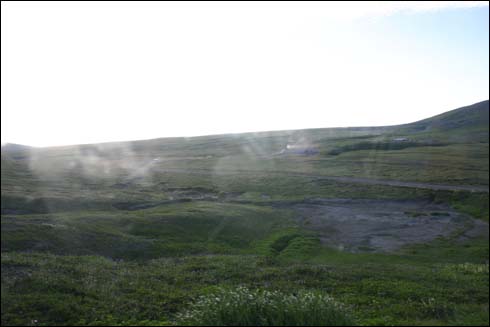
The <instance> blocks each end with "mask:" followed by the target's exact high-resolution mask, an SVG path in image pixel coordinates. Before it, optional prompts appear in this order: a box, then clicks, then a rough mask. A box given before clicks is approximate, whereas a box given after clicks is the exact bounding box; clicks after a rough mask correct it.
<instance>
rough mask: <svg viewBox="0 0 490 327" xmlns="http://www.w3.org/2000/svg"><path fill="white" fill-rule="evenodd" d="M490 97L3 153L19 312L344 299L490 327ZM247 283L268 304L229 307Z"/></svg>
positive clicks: (7, 257) (404, 316) (17, 315)
mask: <svg viewBox="0 0 490 327" xmlns="http://www.w3.org/2000/svg"><path fill="white" fill-rule="evenodd" d="M488 107H489V102H488V101H484V102H481V103H477V104H474V105H471V106H468V107H464V108H460V109H456V110H453V111H450V112H447V113H444V114H442V115H438V116H435V117H432V118H428V119H425V120H422V121H419V122H415V123H411V124H406V125H400V126H388V127H372V128H330V129H311V130H296V131H277V132H263V133H246V134H230V135H212V136H203V137H193V138H163V139H155V140H148V141H135V142H119V143H106V144H93V145H78V146H63V147H50V148H30V147H24V146H19V145H8V146H6V147H2V154H1V210H2V216H1V250H2V300H1V306H2V308H1V309H2V318H1V323H2V325H175V324H179V323H185V322H186V321H187V320H185V319H184V318H183V317H184V316H186V317H187V316H188V315H191V316H192V314H194V315H195V316H193V317H200V318H199V319H201V320H199V321H198V322H199V323H202V324H204V323H205V320H204V319H205V318H204V317H206V314H205V313H206V312H204V314H203V312H201V311H199V310H201V309H199V308H207V309H202V310H208V311H209V310H211V311H219V312H223V317H225V316H227V314H228V315H230V316H232V317H234V316H240V315H242V314H243V317H245V316H246V314H245V312H243V311H240V309H236V308H241V307H247V308H251V307H254V306H255V304H254V303H258V302H260V301H262V297H267V296H269V295H267V294H269V293H267V292H279V293H277V294H279V295H278V296H276V295H270V296H271V298H274V299H275V300H274V301H278V302H277V306H279V307H281V306H286V305H287V303H283V302H281V300H278V299H290V298H291V297H294V298H295V299H296V300H297V301H299V302H294V303H298V304H297V305H296V304H295V306H292V307H290V308H293V309H297V307H298V306H300V303H303V302H301V301H313V300H314V299H326V298H328V299H329V298H330V296H331V297H333V299H334V300H332V301H334V302H332V303H334V304H333V308H340V307H342V314H343V312H346V317H344V318H345V319H344V318H342V319H340V318H339V320H335V321H337V323H338V324H340V323H341V322H347V321H348V322H349V323H354V324H357V325H455V324H458V325H488V323H489V306H488V303H489V302H488V297H489V293H488V287H489V285H488V259H489V246H488V217H489V193H488V185H489V163H488V158H489V153H488V111H489V109H488ZM404 182H410V183H411V184H406V183H405V184H404ZM441 185H442V186H444V188H442V189H441V188H440V187H438V186H441ZM352 219H355V222H354V223H353V222H352ZM342 221H343V223H342ZM353 240H355V242H354V241H353ZM393 244H394V245H396V246H394V247H393V246H392V245H393ZM239 286H243V287H244V288H237V287H239ZM244 289H246V290H250V294H254V295H250V296H252V297H254V296H255V297H256V298H254V299H253V301H258V302H253V301H252V302H250V303H248V302H247V303H248V304H247V305H249V306H246V305H245V304H244V305H243V306H242V305H241V302H240V303H238V304H237V305H236V307H235V309H236V310H238V311H237V312H235V311H233V313H230V312H231V311H226V310H228V309H226V308H225V307H221V306H220V304H219V303H215V302H213V301H214V300H212V299H213V298H215V296H214V295H215V294H221V295H220V296H223V298H230V299H231V298H233V299H241V298H240V297H239V296H238V295H236V294H241V293H240V292H245V291H243V290H244ZM247 292H248V291H247ZM247 294H249V293H247ZM264 294H265V295H264ZM270 294H276V293H270ZM235 295H236V296H235ZM201 296H204V298H201V300H202V299H204V300H202V301H208V300H209V299H211V300H209V301H211V302H209V301H208V302H205V303H204V302H199V301H200V300H199V299H200V297H201ZM206 296H207V297H206ZM237 296H238V297H237ZM274 296H275V297H274ZM327 296H328V297H327ZM206 299H208V300H206ZM296 300H295V301H296ZM237 301H238V300H237ZM239 301H242V300H239ZM191 303H194V304H191ZM203 303H204V304H203ZM260 303H262V302H260ZM274 303H275V302H274ZM336 303H338V306H337V304H336ZM274 305H275V304H274ZM261 307H263V308H265V307H264V306H263V305H261ZM196 308H197V309H196ZM209 308H214V309H209ZM235 309H234V310H235ZM193 310H194V311H193ZM220 310H224V311H220ZM230 310H231V309H230ZM264 310H265V309H264ZM271 310H272V309H271ZM335 310H336V309H335ZM339 310H340V309H339ZM252 311H253V310H252ZM196 312H198V313H199V314H198V313H196ZM250 312H251V311H250ZM250 312H249V313H248V314H251V313H250ZM267 312H268V313H265V311H263V312H262V313H261V314H263V315H266V314H267V315H268V314H271V315H274V313H273V312H272V311H271V312H272V313H271V312H269V311H267ZM329 314H331V312H330V313H328V314H326V313H325V314H324V313H322V314H320V313H318V317H320V319H327V318H328V317H334V316H335V315H330V316H329ZM308 315H309V316H311V317H312V319H313V316H314V314H312V313H308V314H307V316H308ZM223 317H222V318H223ZM315 317H317V316H315ZM335 317H337V316H335ZM269 318H270V319H276V320H273V321H285V320H281V319H283V318H284V317H283V316H280V317H279V316H271V317H269ZM306 318H307V317H305V312H303V311H295V313H294V316H289V318H287V319H290V320H288V321H298V322H301V321H303V322H304V321H307V322H308V321H313V320H305V319H306ZM196 319H197V318H196ZM213 319H214V318H213ZM223 319H224V318H223ZM243 319H245V318H243ZM277 319H278V320H277ZM284 319H286V318H284ZM291 319H292V320H291ZM243 321H245V320H243ZM248 321H252V320H248ZM269 321H272V320H269ZM322 321H323V320H322ZM194 322H196V321H194Z"/></svg>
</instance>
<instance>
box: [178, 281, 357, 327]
mask: <svg viewBox="0 0 490 327" xmlns="http://www.w3.org/2000/svg"><path fill="white" fill-rule="evenodd" d="M179 321H180V322H181V323H182V324H184V325H198V326H351V325H352V324H353V320H352V319H351V318H350V316H349V314H348V313H347V310H346V309H345V307H344V306H343V305H342V304H340V303H339V302H337V301H335V300H334V299H333V298H332V297H330V296H328V295H324V294H320V293H315V292H308V291H299V292H297V293H295V294H284V293H282V292H279V291H268V290H263V289H256V290H250V289H248V288H246V287H238V288H236V289H232V290H227V289H219V291H217V292H215V293H212V294H209V295H206V296H202V297H200V298H199V299H198V300H197V301H196V302H195V303H193V304H192V305H191V306H190V308H189V309H188V310H187V311H186V312H185V313H183V314H181V315H180V316H179Z"/></svg>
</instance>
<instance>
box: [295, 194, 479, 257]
mask: <svg viewBox="0 0 490 327" xmlns="http://www.w3.org/2000/svg"><path fill="white" fill-rule="evenodd" d="M293 208H294V209H295V210H296V211H297V213H298V218H297V219H298V220H299V222H300V224H301V225H302V226H303V227H304V228H306V229H310V230H313V231H316V232H318V233H319V236H320V239H321V241H322V243H323V244H325V245H327V246H331V247H336V248H339V249H342V250H346V251H350V252H393V251H396V250H397V249H399V248H401V247H402V246H405V245H409V244H415V243H426V242H430V241H432V240H434V239H435V238H437V237H447V236H449V235H450V234H451V233H453V232H455V231H461V230H472V229H473V228H474V227H478V229H481V228H484V227H485V226H486V229H487V230H488V224H487V223H484V222H478V224H479V225H478V226H476V225H475V224H476V223H475V220H474V219H472V218H470V217H468V216H465V215H463V214H460V213H458V212H456V211H454V210H453V209H451V208H450V207H449V206H447V205H443V204H433V203H429V202H426V201H413V200H410V201H403V200H371V199H366V200H362V199H361V200H351V199H321V200H315V201H314V202H313V203H311V204H310V203H308V204H305V203H302V204H297V205H294V206H293ZM481 224H483V225H485V226H480V225H481Z"/></svg>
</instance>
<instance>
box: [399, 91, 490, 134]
mask: <svg viewBox="0 0 490 327" xmlns="http://www.w3.org/2000/svg"><path fill="white" fill-rule="evenodd" d="M488 124H489V101H488V100H486V101H482V102H478V103H475V104H472V105H469V106H466V107H462V108H458V109H454V110H451V111H448V112H445V113H443V114H440V115H437V116H434V117H430V118H427V119H424V120H420V121H417V122H414V123H410V124H405V125H400V130H399V131H400V132H402V133H426V134H427V133H434V134H440V133H457V134H461V133H467V135H459V136H465V137H464V139H465V140H468V139H469V137H476V138H477V139H478V141H485V140H486V141H487V142H488ZM448 135H450V134H448Z"/></svg>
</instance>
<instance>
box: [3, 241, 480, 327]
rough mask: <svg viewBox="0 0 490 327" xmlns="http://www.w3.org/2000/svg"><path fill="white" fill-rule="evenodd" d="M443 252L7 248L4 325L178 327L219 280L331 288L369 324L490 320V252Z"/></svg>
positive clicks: (264, 285)
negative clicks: (120, 252) (121, 256)
mask: <svg viewBox="0 0 490 327" xmlns="http://www.w3.org/2000/svg"><path fill="white" fill-rule="evenodd" d="M467 245H469V246H472V244H471V243H468V244H467ZM447 246H449V245H447ZM480 246H483V245H481V244H480ZM460 248H465V244H462V245H455V246H452V251H453V253H454V252H456V253H457V252H458V251H459V250H458V249H460ZM487 249H488V242H487ZM436 252H437V248H434V249H432V253H431V256H432V257H433V258H436V259H435V260H433V261H432V262H431V261H426V260H420V259H419V258H417V257H411V256H410V255H405V256H395V255H380V254H378V255H363V254H360V255H356V254H345V253H342V252H335V253H334V252H332V253H331V254H330V255H329V253H328V252H326V253H321V254H319V256H317V257H313V258H310V259H309V262H308V261H304V262H292V261H288V260H284V259H280V258H276V257H270V256H250V255H231V256H191V257H181V258H168V259H155V260H149V261H145V262H135V261H121V260H110V259H107V258H103V257H100V256H56V255H51V254H45V253H30V254H27V253H14V252H10V253H3V254H2V325H27V324H31V323H32V321H34V320H37V323H36V324H38V325H70V324H73V325H118V324H119V325H131V324H134V325H144V324H152V325H154V324H175V323H178V321H179V320H178V314H181V313H184V312H186V311H187V310H188V309H189V307H188V303H190V302H192V301H194V300H196V299H198V298H199V297H200V296H203V295H206V294H214V293H216V292H217V291H219V289H217V288H216V287H217V286H220V287H221V286H222V287H227V288H230V287H235V286H236V285H243V286H245V287H248V288H250V289H257V288H260V289H264V290H268V291H275V290H276V291H281V292H284V293H285V294H291V293H293V292H303V291H312V292H321V293H324V294H329V295H331V296H333V297H334V298H335V299H336V300H338V301H340V302H341V303H344V304H345V305H347V306H348V307H349V308H350V309H351V311H352V314H353V319H354V320H355V322H356V323H357V324H360V325H427V324H437V325H454V324H460V325H488V323H489V316H488V315H489V312H488V297H489V293H488V286H489V285H488V281H489V275H488V261H487V260H488V250H487V256H486V258H485V256H484V255H482V254H481V253H480V255H479V254H478V252H473V255H472V256H466V257H463V256H457V258H459V259H458V262H453V263H446V261H447V260H446V259H447V258H446V257H445V256H441V257H439V258H438V259H437V256H436V255H437V253H436ZM330 258H331V259H332V260H331V262H329V261H330V260H329V259H330ZM313 261H316V262H317V263H314V262H313Z"/></svg>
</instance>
